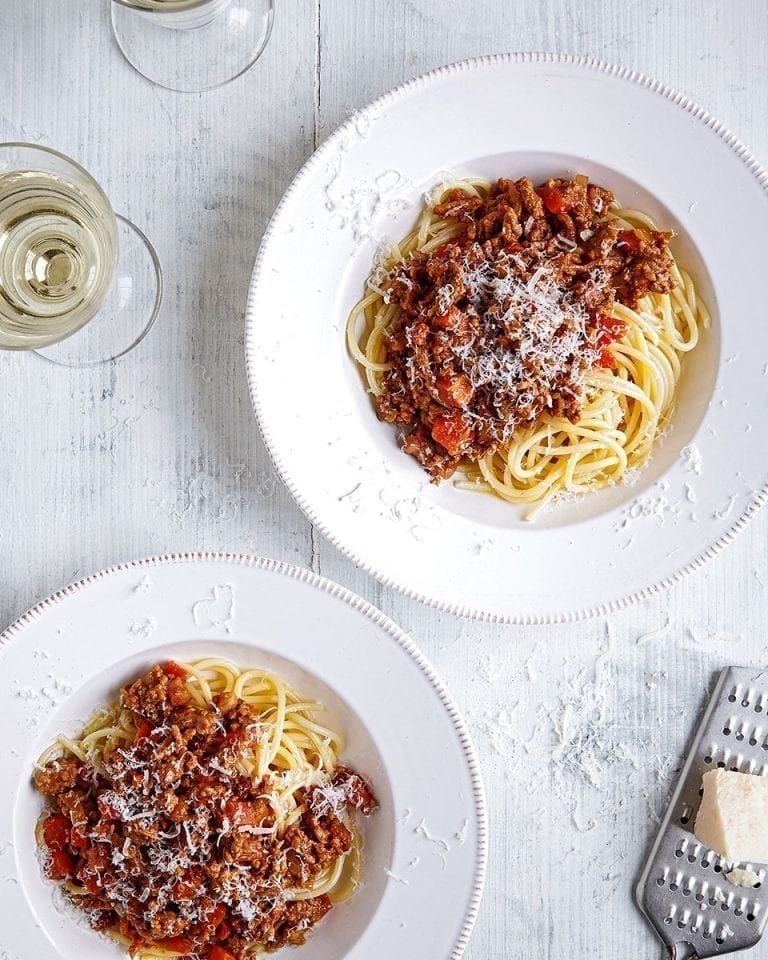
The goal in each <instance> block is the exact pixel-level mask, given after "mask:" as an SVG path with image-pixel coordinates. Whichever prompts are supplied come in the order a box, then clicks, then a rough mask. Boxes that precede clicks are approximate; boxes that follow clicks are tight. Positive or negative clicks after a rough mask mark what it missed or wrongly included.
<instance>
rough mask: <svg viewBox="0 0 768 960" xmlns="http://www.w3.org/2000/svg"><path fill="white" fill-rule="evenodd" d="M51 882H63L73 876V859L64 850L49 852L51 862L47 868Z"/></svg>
mask: <svg viewBox="0 0 768 960" xmlns="http://www.w3.org/2000/svg"><path fill="white" fill-rule="evenodd" d="M48 875H49V877H50V878H51V880H64V879H65V878H66V877H73V876H74V875H75V858H74V857H72V856H71V855H70V854H68V853H67V851H66V850H53V851H51V861H50V866H49V868H48Z"/></svg>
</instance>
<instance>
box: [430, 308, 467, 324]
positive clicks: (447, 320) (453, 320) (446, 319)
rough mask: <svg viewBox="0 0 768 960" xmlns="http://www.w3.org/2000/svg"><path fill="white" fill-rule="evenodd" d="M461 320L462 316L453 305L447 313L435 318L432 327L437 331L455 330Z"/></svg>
mask: <svg viewBox="0 0 768 960" xmlns="http://www.w3.org/2000/svg"><path fill="white" fill-rule="evenodd" d="M463 320H464V314H463V313H462V312H461V310H459V308H458V307H457V306H455V305H453V306H450V307H449V308H448V311H447V313H441V314H440V316H438V317H435V319H434V320H433V321H432V325H433V326H435V327H437V328H438V330H457V329H458V328H459V325H460V324H461V322H462V321H463Z"/></svg>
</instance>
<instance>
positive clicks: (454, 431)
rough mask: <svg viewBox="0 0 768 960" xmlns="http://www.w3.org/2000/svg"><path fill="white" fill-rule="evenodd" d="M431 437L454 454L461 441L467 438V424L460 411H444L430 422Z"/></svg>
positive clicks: (457, 450) (456, 452)
mask: <svg viewBox="0 0 768 960" xmlns="http://www.w3.org/2000/svg"><path fill="white" fill-rule="evenodd" d="M432 439H433V440H434V441H435V442H436V443H439V444H440V446H441V447H444V448H445V449H446V450H447V451H448V453H450V454H452V455H453V456H456V454H458V452H459V450H460V448H461V445H462V443H464V442H465V441H467V440H468V439H469V424H468V423H467V420H466V417H465V416H464V414H462V413H445V414H443V415H442V416H439V417H437V418H436V419H435V422H434V423H433V424H432Z"/></svg>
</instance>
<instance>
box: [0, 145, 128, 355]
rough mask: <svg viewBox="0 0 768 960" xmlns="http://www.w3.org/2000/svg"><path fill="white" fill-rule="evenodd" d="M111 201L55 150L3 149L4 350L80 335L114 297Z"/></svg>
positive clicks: (0, 304) (0, 253)
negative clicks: (112, 292)
mask: <svg viewBox="0 0 768 960" xmlns="http://www.w3.org/2000/svg"><path fill="white" fill-rule="evenodd" d="M118 247H119V241H118V228H117V220H116V217H115V214H114V212H113V211H112V207H111V206H110V203H109V200H108V199H107V197H106V195H105V194H104V192H103V190H102V189H101V187H99V185H98V184H97V183H96V181H95V180H94V179H93V178H92V177H91V176H90V175H89V174H88V173H87V172H86V171H85V170H84V169H83V168H82V167H81V166H79V164H76V163H74V162H73V161H71V160H69V159H67V158H66V157H64V156H62V155H61V154H59V153H56V152H55V151H52V150H45V149H43V148H40V147H30V146H26V145H24V144H18V143H9V144H0V347H1V348H3V349H7V350H14V349H19V350H28V349H32V348H35V347H44V346H48V345H50V344H52V343H56V342H57V341H59V340H62V339H63V338H64V337H68V336H70V335H71V334H73V333H76V332H77V331H78V330H80V329H81V328H82V327H83V326H85V324H86V323H88V321H89V320H91V319H92V318H93V317H94V316H95V315H96V313H97V312H98V310H99V308H100V307H101V305H102V304H103V302H104V300H105V299H106V297H107V294H108V293H109V290H110V287H111V286H112V282H113V279H114V275H115V270H116V267H117V259H118Z"/></svg>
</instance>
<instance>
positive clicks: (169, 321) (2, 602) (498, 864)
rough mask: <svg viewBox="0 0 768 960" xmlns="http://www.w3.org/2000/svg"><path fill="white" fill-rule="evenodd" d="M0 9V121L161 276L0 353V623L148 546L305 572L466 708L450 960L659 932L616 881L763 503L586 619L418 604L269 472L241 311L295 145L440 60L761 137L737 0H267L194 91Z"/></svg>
mask: <svg viewBox="0 0 768 960" xmlns="http://www.w3.org/2000/svg"><path fill="white" fill-rule="evenodd" d="M0 7H2V10H0V33H2V35H3V38H4V41H5V42H4V45H3V46H4V50H5V55H4V57H3V58H2V60H0V139H6V140H10V139H19V140H29V141H33V142H39V143H43V144H46V145H49V146H53V147H56V148H58V149H60V150H62V151H64V152H65V153H68V154H70V155H71V156H73V157H75V158H77V159H78V160H80V161H81V162H82V163H83V164H84V165H85V166H86V167H88V168H89V169H90V170H91V171H92V172H93V173H94V174H95V175H96V177H97V178H98V179H99V180H100V181H101V182H102V184H103V185H104V186H105V188H106V189H107V192H108V193H109V195H110V197H111V198H112V200H113V203H114V205H115V207H116V209H117V210H118V211H122V212H125V213H126V214H127V215H128V216H130V217H131V218H133V219H134V220H135V221H136V222H137V223H138V224H139V225H141V226H142V227H143V228H144V229H145V231H146V232H147V234H148V235H149V236H150V237H151V238H152V240H153V241H154V243H155V245H156V247H157V250H158V253H159V255H160V258H161V260H162V263H163V267H164V271H165V279H166V291H167V292H166V298H165V303H164V307H163V310H162V314H161V317H160V319H159V321H158V324H157V326H156V328H155V330H154V331H153V332H152V334H151V335H150V337H149V338H148V339H147V340H146V341H145V343H144V344H142V345H141V347H140V348H138V349H137V350H136V351H134V352H133V353H132V354H130V355H129V356H128V357H127V358H126V359H124V360H122V361H120V362H119V363H118V364H116V365H113V366H110V367H109V368H104V369H94V370H88V371H66V370H61V369H58V368H55V367H52V366H51V365H49V364H47V363H45V362H44V361H42V360H39V359H38V358H37V357H35V356H31V355H24V354H4V355H2V356H0V403H2V418H1V419H0V443H1V444H2V450H3V453H2V457H0V484H1V488H2V490H3V496H2V500H0V563H2V595H0V620H2V621H3V622H7V621H9V620H11V619H12V618H14V617H15V616H16V615H18V614H20V613H21V612H23V611H24V610H25V609H26V608H27V607H29V606H30V605H31V604H32V603H33V602H34V601H35V600H37V599H39V598H40V597H42V596H44V595H46V594H47V593H49V592H51V591H52V590H53V589H55V588H58V587H59V586H62V585H64V584H65V583H67V582H69V581H70V580H72V579H74V578H76V577H79V576H81V575H85V574H87V573H89V572H91V571H93V570H95V569H98V568H101V567H104V566H106V565H109V564H111V563H114V562H118V561H121V560H125V559H131V558H135V557H139V556H143V555H148V554H154V553H161V552H165V551H173V550H193V549H222V550H234V551H246V552H253V553H260V554H263V555H266V556H272V557H277V558H280V559H283V560H287V561H290V562H294V563H298V564H301V565H305V566H311V567H312V568H313V569H314V570H317V571H320V572H321V573H323V574H324V575H326V576H328V577H330V578H332V579H335V580H338V581H340V582H341V583H343V584H345V585H346V586H349V587H351V588H352V589H354V590H356V591H357V592H359V593H360V594H362V595H363V596H365V597H366V598H368V599H370V600H371V601H372V602H374V603H375V604H376V605H378V606H379V607H381V608H382V609H383V610H384V611H385V612H387V613H388V614H390V615H391V616H392V617H393V618H394V619H395V620H396V621H397V622H398V623H399V624H400V625H401V626H402V627H403V628H404V629H406V630H407V631H408V632H409V633H411V635H412V636H413V638H414V640H415V641H416V642H417V643H418V644H419V645H420V646H421V647H422V648H423V649H424V651H425V652H426V654H427V655H428V656H429V657H430V658H431V659H432V661H433V662H434V663H435V665H436V666H437V668H438V670H439V671H440V672H441V673H442V675H443V676H444V677H445V679H446V680H447V682H448V683H449V685H450V686H451V688H452V690H453V692H454V694H455V696H456V698H457V700H458V702H459V703H460V705H461V706H462V708H463V709H464V711H465V713H466V715H467V718H468V720H469V721H470V724H471V727H472V730H473V732H474V735H475V739H476V743H477V747H478V750H479V753H480V756H481V760H482V762H483V765H484V768H485V778H486V786H487V791H488V799H489V806H490V817H491V824H490V825H491V845H490V866H489V875H488V884H487V889H486V896H485V899H484V903H483V906H482V909H481V914H480V917H479V920H478V923H477V927H476V932H475V935H474V938H473V940H472V943H471V945H470V947H469V949H468V952H467V956H468V958H469V960H512V958H514V960H518V958H520V960H523V958H524V960H536V958H548V960H549V958H551V960H559V958H565V957H568V958H575V957H578V958H582V957H584V958H595V960H597V958H606V957H611V956H617V957H618V956H627V957H630V956H631V957H637V958H642V960H645V958H654V957H656V956H657V955H660V949H659V948H658V947H657V945H656V943H655V942H654V939H653V937H652V935H651V933H650V932H649V931H648V930H646V928H645V926H644V923H643V921H642V919H641V918H640V916H639V915H638V913H637V911H636V909H635V907H634V906H633V904H632V901H631V887H632V885H633V878H634V877H635V875H636V873H637V871H638V868H639V866H640V863H641V861H642V859H643V856H644V853H645V850H646V847H647V844H648V842H649V840H650V838H651V836H652V833H653V831H654V828H655V823H656V819H657V817H658V815H659V812H660V811H661V810H662V809H663V805H664V798H665V796H666V794H667V792H668V789H669V787H670V785H671V783H672V782H673V779H674V773H675V770H676V769H677V768H678V765H679V759H680V755H681V751H682V750H683V749H684V746H685V742H686V738H687V736H688V734H689V732H690V730H691V726H692V724H693V722H694V719H695V716H696V712H697V710H698V708H699V706H700V704H701V702H702V698H703V696H704V692H705V690H706V688H707V686H708V684H709V683H710V681H711V679H712V677H713V674H714V671H716V670H717V669H718V668H719V667H720V666H721V665H723V664H725V663H731V662H735V663H744V664H760V665H764V664H765V662H766V660H768V645H767V644H766V641H765V626H764V624H765V612H766V607H767V601H768V556H767V555H766V532H767V531H768V513H766V512H764V513H763V515H761V516H760V517H758V519H757V520H756V521H755V522H753V523H752V525H751V526H750V527H749V528H748V529H747V531H746V532H745V533H744V534H742V536H741V537H740V538H739V539H738V540H737V542H736V543H735V544H733V545H732V546H731V547H730V548H729V549H728V550H727V551H726V552H724V553H723V554H722V555H721V556H720V557H718V558H717V559H716V560H714V561H713V562H711V563H710V564H709V565H708V566H707V567H706V568H705V569H704V570H702V571H699V572H698V573H697V574H695V575H694V576H691V577H689V578H688V579H687V580H685V581H684V582H683V583H681V584H679V585H678V586H676V587H675V588H674V589H672V590H671V591H669V592H668V593H665V594H662V595H659V596H657V597H656V598H655V599H653V600H650V601H648V602H646V603H643V604H641V605H639V606H637V607H635V608H632V609H630V610H628V611H625V612H624V613H622V614H620V615H617V616H614V617H611V619H610V620H609V621H608V622H605V621H592V622H587V623H583V624H576V625H571V626H566V627H540V628H531V627H528V628H514V627H497V626H489V625H481V624H477V623H473V622H462V621H460V620H457V619H455V618H453V617H450V616H446V615H442V614H439V613H436V612H435V611H432V610H429V609H426V608H424V607H422V606H420V605H418V604H416V603H414V602H413V601H410V600H408V599H405V598H403V597H401V596H399V595H398V594H396V593H393V592H392V591H390V590H388V589H385V588H382V587H381V586H380V585H379V584H377V583H376V582H375V581H374V580H372V579H371V578H369V577H368V576H366V575H364V574H362V573H361V572H360V571H358V570H356V569H355V568H354V566H353V565H352V564H350V563H349V562H348V561H347V560H346V559H345V558H344V557H342V556H341V555H340V554H338V553H337V552H336V551H335V550H334V548H332V547H331V546H330V545H329V544H327V543H326V542H324V541H323V540H322V538H320V537H319V536H318V535H316V534H315V533H314V532H313V531H312V529H311V528H310V525H309V524H308V523H307V521H306V520H305V519H304V517H303V515H302V514H301V513H300V511H299V510H298V509H297V508H296V506H295V505H294V504H293V502H292V500H291V498H290V497H289V496H288V495H287V494H286V492H285V491H284V490H283V489H282V488H281V486H280V483H279V482H278V480H277V479H276V477H275V474H274V471H273V470H272V467H271V465H270V462H269V459H268V457H267V455H266V452H265V450H264V446H263V443H262V441H261V439H260V437H259V433H258V429H257V426H256V423H255V421H254V419H253V416H252V412H251V407H250V403H249V399H248V394H247V389H246V382H245V372H244V361H243V349H242V341H243V314H244V306H245V298H246V293H247V285H248V279H249V275H250V270H251V266H252V263H253V260H254V257H255V254H256V250H257V247H258V243H259V239H260V236H261V234H262V232H263V230H264V227H265V224H266V222H267V220H268V218H269V216H270V214H271V212H272V210H273V209H274V207H275V205H276V204H277V202H278V200H279V198H280V196H281V194H282V193H283V191H284V190H285V188H286V187H287V186H288V184H289V182H290V180H291V178H292V177H293V175H294V174H295V173H296V171H297V170H298V169H299V167H300V166H301V164H302V162H303V161H304V160H305V159H306V158H307V156H308V155H309V154H310V152H311V151H312V149H313V147H314V146H315V145H316V144H317V143H319V142H320V141H321V140H322V139H323V138H324V137H326V136H327V135H328V134H329V133H330V132H331V131H332V130H333V128H334V127H335V126H336V125H337V124H338V123H339V122H340V121H341V120H343V119H344V118H345V117H346V116H347V115H348V114H349V113H350V112H351V111H352V110H354V109H355V108H356V107H359V106H361V105H363V104H364V103H366V102H367V101H368V100H370V99H371V98H372V97H374V96H376V95H378V94H379V93H382V92H383V91H385V90H386V89H388V88H389V87H391V86H393V85H394V84H396V83H398V82H400V81H402V80H404V79H406V78H408V77H410V76H413V75H415V74H417V73H420V72H422V71H424V70H426V69H429V68H431V67H434V66H438V65H440V64H442V63H445V62H448V61H451V60H456V59H462V58H465V57H469V56H475V55H480V54H485V53H495V52H500V51H506V50H521V49H527V50H553V51H563V52H572V53H582V54H590V55H593V56H597V57H600V58H602V59H605V60H608V61H611V62H616V63H620V64H622V65H627V66H631V67H635V68H637V69H638V70H641V71H642V72H644V73H647V74H649V75H651V76H653V77H656V78H659V79H662V80H664V81H666V82H668V83H669V84H670V85H672V86H673V87H676V88H678V89H680V90H682V91H683V92H685V93H687V94H688V95H690V96H691V97H692V98H693V99H694V100H696V101H697V102H699V103H700V104H702V105H703V106H705V107H706V108H707V109H708V110H709V111H710V112H711V113H713V114H714V115H715V116H717V117H718V118H720V119H721V120H722V121H724V122H725V123H726V124H727V125H728V126H729V127H731V129H732V130H733V131H734V132H736V133H737V134H738V135H739V136H740V137H741V138H742V139H743V140H744V141H745V142H746V143H747V144H748V145H749V146H750V147H751V148H752V149H753V150H754V152H755V153H756V154H757V155H758V157H762V158H763V159H766V158H768V76H767V73H766V71H767V67H766V64H767V63H768V7H766V5H765V3H764V0H697V2H693V0H675V2H673V3H661V2H654V0H541V2H538V3H522V2H520V0H475V2H473V3H466V2H459V0H390V2H386V3H385V2H381V0H367V2H366V0H360V2H356V3H350V2H349V0H277V16H276V21H275V30H274V33H273V36H272V40H271V43H270V45H269V48H268V50H267V52H266V53H265V55H264V56H263V58H262V59H261V61H260V62H259V63H258V64H257V66H256V67H255V68H254V69H253V70H251V71H250V72H249V73H248V74H246V75H245V76H244V77H243V78H241V79H240V80H239V81H237V83H235V84H232V85H229V86H226V87H224V88H223V89H221V90H219V91H216V92H214V93H209V94H205V95H200V96H197V95H179V94H174V93H170V92H167V91H164V90H160V89H158V88H156V87H153V86H151V85H150V84H149V83H147V82H146V81H144V80H143V79H142V78H141V77H139V76H138V75H137V74H135V73H134V72H133V70H132V69H131V68H130V67H129V66H128V65H127V63H125V61H124V60H123V59H122V57H121V55H120V53H119V51H118V50H117V48H116V46H115V44H114V42H113V41H112V39H111V35H110V31H109V26H108V7H109V4H108V2H107V0H103V2H102V0H25V2H23V3H14V2H12V0H3V2H2V3H0ZM499 122H500V123H509V124H514V117H501V118H499ZM584 122H585V123H587V124H589V123H595V124H599V123H600V117H599V116H590V117H585V118H584ZM651 147H652V148H653V149H658V150H663V149H667V148H668V146H667V145H665V144H651ZM697 162H702V163H706V157H703V158H698V161H697ZM723 228H724V230H725V231H727V232H730V231H735V230H738V229H739V225H738V223H730V224H724V225H723ZM755 310H756V311H758V312H762V311H763V310H764V307H763V306H762V305H761V304H755ZM759 319H761V318H759ZM766 359H768V358H766ZM766 455H768V451H766ZM105 642H109V638H108V637H105ZM436 922H439V918H436ZM753 955H754V956H755V957H768V944H766V945H764V946H763V947H758V948H757V949H756V950H755V951H754V954H753ZM430 960H432V958H430ZM434 960H440V958H434Z"/></svg>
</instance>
